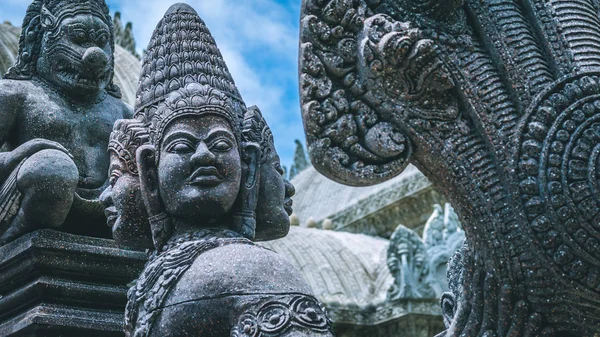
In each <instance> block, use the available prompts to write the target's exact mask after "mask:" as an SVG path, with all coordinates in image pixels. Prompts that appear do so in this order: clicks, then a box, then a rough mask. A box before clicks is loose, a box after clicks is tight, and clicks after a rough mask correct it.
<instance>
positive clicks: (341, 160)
mask: <svg viewBox="0 0 600 337" xmlns="http://www.w3.org/2000/svg"><path fill="white" fill-rule="evenodd" d="M599 10H600V7H599V6H598V3H597V2H596V1H592V0H561V1H551V2H548V1H537V0H528V1H510V0H506V1H504V0H501V1H477V0H472V1H471V0H465V1H386V0H376V1H363V0H355V1H321V0H305V1H304V2H303V15H302V23H301V31H302V32H301V40H302V41H301V51H300V55H301V61H300V62H301V67H300V68H301V69H300V72H301V76H300V81H301V95H302V111H303V118H304V126H305V130H306V134H307V140H308V148H309V153H310V155H311V157H312V163H313V165H314V166H315V168H316V169H317V170H319V171H321V172H322V173H324V174H325V175H327V176H329V177H331V178H333V179H336V180H337V181H339V182H343V183H345V184H349V185H356V186H357V185H369V184H374V183H377V182H381V181H384V180H387V179H390V178H392V177H394V176H396V175H398V174H399V173H401V172H402V171H403V170H404V169H405V168H406V166H407V165H408V163H409V162H410V163H412V164H414V165H415V166H416V167H418V168H419V170H420V171H421V172H423V173H424V174H425V175H426V176H427V178H429V180H431V181H432V182H433V183H434V185H435V186H436V188H437V189H438V190H439V191H440V192H441V193H442V194H444V195H445V196H446V197H447V198H448V200H449V201H450V203H451V204H452V205H453V206H454V208H455V209H456V211H457V213H458V215H459V216H460V218H461V223H462V224H463V225H464V228H465V233H466V237H467V241H468V244H469V250H468V251H467V254H466V256H467V257H468V258H466V259H465V266H466V269H465V270H466V271H468V274H466V275H465V276H464V284H463V286H464V288H463V290H464V293H465V298H463V299H461V300H460V301H462V302H460V303H463V305H459V306H458V312H457V313H456V315H455V317H454V323H453V324H452V326H451V328H450V330H449V331H448V334H447V335H448V336H460V335H473V336H480V335H489V334H493V335H496V336H507V335H511V336H528V335H540V334H541V335H548V336H568V335H571V334H572V335H575V336H590V335H593V333H595V332H597V331H600V318H599V317H600V292H599V288H598V284H599V283H600V276H599V275H600V269H599V268H598V266H599V265H600V262H599V261H600V250H599V249H597V248H598V233H599V231H598V230H599V228H600V225H599V221H598V219H599V218H600V217H599V216H598V214H599V212H600V198H599V197H598V193H597V191H598V188H597V185H598V184H597V176H596V172H597V170H598V169H597V168H598V165H599V164H598V160H597V156H596V155H595V153H597V147H598V144H599V143H600V142H599V141H598V140H599V138H598V137H597V134H598V118H599V117H600V113H599V112H598V106H600V103H599V102H598V97H597V95H598V88H600V79H599V78H600V77H599V75H600V73H599V71H598V69H600V40H599V39H598V36H600V20H599V19H598V12H599ZM490 287H491V288H490ZM483 297H485V298H486V300H487V301H488V303H489V301H492V302H494V301H495V302H497V303H498V304H501V305H500V307H499V310H498V311H496V310H495V309H492V308H495V307H497V306H495V305H487V306H484V304H483V302H482V298H483ZM480 317H485V319H484V318H480ZM511 326H514V328H512V330H511V329H510V327H511Z"/></svg>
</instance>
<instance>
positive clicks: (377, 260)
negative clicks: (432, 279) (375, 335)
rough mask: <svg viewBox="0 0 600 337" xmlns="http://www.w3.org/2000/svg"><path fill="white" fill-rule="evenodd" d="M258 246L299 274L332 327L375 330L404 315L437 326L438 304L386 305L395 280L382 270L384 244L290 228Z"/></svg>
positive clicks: (368, 238) (386, 243)
mask: <svg viewBox="0 0 600 337" xmlns="http://www.w3.org/2000/svg"><path fill="white" fill-rule="evenodd" d="M259 244H260V245H262V246H264V247H266V248H269V249H271V250H273V251H275V252H277V253H279V254H281V255H283V256H285V257H286V258H287V259H288V260H289V261H290V262H291V263H292V264H293V265H294V266H295V267H296V268H298V269H299V270H300V272H301V273H302V276H304V279H305V280H306V281H307V282H308V284H309V285H310V287H311V289H312V291H313V292H314V293H315V295H316V297H317V298H319V300H320V301H322V302H323V304H324V305H325V306H326V307H327V312H328V314H329V316H330V317H331V319H332V321H333V322H334V323H335V324H336V325H340V324H341V325H344V324H348V325H352V326H376V325H380V324H384V322H392V321H394V322H398V321H402V320H404V319H405V318H406V316H407V315H409V314H420V315H425V316H427V317H430V316H431V315H433V316H431V317H434V318H433V320H434V321H435V320H439V318H438V315H439V304H438V300H437V299H421V300H418V299H417V300H402V301H396V302H389V301H388V300H387V298H386V297H387V291H388V289H389V288H390V287H391V285H392V284H393V283H394V278H393V276H392V275H391V274H390V271H389V269H388V266H387V264H386V259H387V250H388V246H389V241H388V240H386V239H382V238H376V237H372V236H368V235H364V234H353V233H344V232H336V231H331V230H322V229H316V228H302V227H297V226H294V227H291V228H290V233H289V234H288V235H287V236H286V237H285V238H282V239H279V240H274V241H269V242H260V243H259ZM367 335H370V334H367ZM383 336H387V334H385V335H383Z"/></svg>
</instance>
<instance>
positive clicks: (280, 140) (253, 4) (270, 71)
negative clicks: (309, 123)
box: [0, 0, 304, 168]
mask: <svg viewBox="0 0 600 337" xmlns="http://www.w3.org/2000/svg"><path fill="white" fill-rule="evenodd" d="M30 2H31V1H30V0H0V20H2V21H4V20H8V21H11V22H12V23H13V24H14V25H19V26H20V25H21V20H22V19H23V16H24V15H25V10H26V8H27V6H28V5H29V3H30ZM176 2H186V3H188V4H190V5H191V6H192V7H194V8H195V9H196V10H197V11H198V13H199V14H200V16H201V17H202V19H203V20H204V21H205V22H206V24H207V25H208V28H209V29H210V30H211V32H212V34H213V36H214V37H215V40H216V41H217V45H218V46H219V48H220V49H221V52H222V53H223V56H224V58H225V61H226V63H227V65H228V67H229V70H230V71H231V73H232V75H233V78H234V80H235V82H236V84H237V86H238V88H239V89H240V92H241V94H242V96H243V97H244V100H245V101H246V103H247V104H248V105H258V106H259V107H260V108H261V110H262V112H263V113H264V114H265V117H266V118H267V121H268V122H269V125H270V126H271V128H272V130H273V134H274V137H275V144H276V146H277V150H278V152H279V155H280V156H281V160H282V164H283V165H285V166H287V167H288V168H289V166H290V165H291V163H292V159H293V155H294V147H295V146H294V139H300V140H302V142H303V143H304V132H303V128H302V120H301V117H300V106H299V100H298V75H297V73H298V65H297V61H298V25H299V17H300V4H301V0H178V1H176V0H107V3H108V5H109V7H110V8H111V11H112V12H113V13H114V12H115V11H120V12H121V13H122V19H123V21H124V22H127V21H131V22H133V29H134V33H135V37H136V41H137V44H138V49H139V51H140V54H141V50H142V49H144V48H145V47H146V46H147V44H148V41H149V39H150V36H151V35H152V31H153V30H154V28H155V27H156V24H157V23H158V21H159V20H160V18H161V17H162V16H163V14H164V13H165V12H166V10H167V9H168V8H169V6H170V5H172V4H173V3H176Z"/></svg>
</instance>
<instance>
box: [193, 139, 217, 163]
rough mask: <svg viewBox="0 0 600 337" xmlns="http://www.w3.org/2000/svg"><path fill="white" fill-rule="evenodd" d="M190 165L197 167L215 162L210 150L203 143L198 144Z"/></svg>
mask: <svg viewBox="0 0 600 337" xmlns="http://www.w3.org/2000/svg"><path fill="white" fill-rule="evenodd" d="M191 160H192V163H194V164H197V165H208V164H212V163H213V162H214V160H215V155H214V154H213V153H212V152H210V149H209V148H208V146H206V144H205V143H204V142H200V143H199V144H198V147H197V148H196V152H194V154H193V155H192V158H191Z"/></svg>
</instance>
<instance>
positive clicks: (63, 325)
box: [0, 230, 146, 337]
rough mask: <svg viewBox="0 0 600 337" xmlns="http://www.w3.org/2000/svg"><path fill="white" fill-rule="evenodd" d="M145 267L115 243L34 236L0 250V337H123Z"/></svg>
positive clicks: (140, 258)
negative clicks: (131, 295) (131, 287)
mask: <svg viewBox="0 0 600 337" xmlns="http://www.w3.org/2000/svg"><path fill="white" fill-rule="evenodd" d="M145 261H146V254H145V253H142V252H136V251H129V250H123V249H120V248H118V247H117V246H116V244H115V242H114V241H112V240H106V239H97V238H89V237H82V236H77V235H71V234H66V233H60V232H56V231H52V230H40V231H36V232H33V233H30V234H27V235H25V236H23V237H21V238H19V239H18V240H16V241H13V242H11V243H10V244H8V245H5V246H3V247H0V336H73V337H75V336H99V337H100V336H102V337H104V336H106V337H109V336H111V337H112V336H115V337H116V336H123V332H122V329H123V312H124V308H125V303H126V302H127V296H126V294H127V289H128V287H127V284H128V283H129V282H131V280H133V279H135V277H137V275H138V274H139V272H140V270H142V268H143V266H144V263H145Z"/></svg>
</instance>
